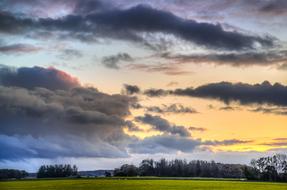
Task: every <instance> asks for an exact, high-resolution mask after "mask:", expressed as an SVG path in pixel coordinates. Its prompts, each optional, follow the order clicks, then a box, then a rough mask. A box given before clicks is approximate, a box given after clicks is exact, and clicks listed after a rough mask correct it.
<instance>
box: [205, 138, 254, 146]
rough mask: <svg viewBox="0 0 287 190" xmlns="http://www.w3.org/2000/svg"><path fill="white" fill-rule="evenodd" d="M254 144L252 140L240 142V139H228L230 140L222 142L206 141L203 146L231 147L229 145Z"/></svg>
mask: <svg viewBox="0 0 287 190" xmlns="http://www.w3.org/2000/svg"><path fill="white" fill-rule="evenodd" d="M250 142H253V141H251V140H238V139H228V140H222V141H217V140H216V141H204V142H203V143H202V144H203V145H209V146H220V145H224V146H229V145H235V144H246V143H250Z"/></svg>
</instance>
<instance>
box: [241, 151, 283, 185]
mask: <svg viewBox="0 0 287 190" xmlns="http://www.w3.org/2000/svg"><path fill="white" fill-rule="evenodd" d="M250 165H251V166H252V167H251V168H249V170H245V176H246V178H247V179H250V180H262V181H281V182H287V155H285V154H277V155H274V156H268V157H262V158H259V159H253V160H252V161H251V163H250Z"/></svg>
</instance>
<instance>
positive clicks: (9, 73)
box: [0, 65, 80, 90]
mask: <svg viewBox="0 0 287 190" xmlns="http://www.w3.org/2000/svg"><path fill="white" fill-rule="evenodd" d="M0 85H3V86H16V87H24V88H29V89H32V88H35V87H44V88H47V89H51V90H53V89H63V90H66V89H70V88H73V87H77V86H80V84H79V82H78V80H77V79H76V78H74V77H71V76H70V75H69V74H67V73H65V72H63V71H60V70H57V69H55V68H43V67H37V66H35V67H32V68H30V67H21V68H12V67H8V66H4V65H2V66H1V65H0Z"/></svg>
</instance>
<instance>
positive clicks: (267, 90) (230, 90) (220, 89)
mask: <svg viewBox="0 0 287 190" xmlns="http://www.w3.org/2000/svg"><path fill="white" fill-rule="evenodd" d="M144 94H145V95H147V96H150V97H158V96H166V95H177V96H190V97H199V98H209V99H217V100H220V101H223V102H224V103H226V104H229V103H231V102H239V103H240V104H243V105H245V104H270V105H277V106H286V105H287V86H284V85H282V84H280V83H274V84H270V83H269V82H268V81H264V82H262V83H261V84H254V85H252V84H247V83H230V82H219V83H210V84H206V85H202V86H199V87H196V88H192V87H190V88H184V89H180V88H179V89H175V90H164V89H147V90H145V91H144Z"/></svg>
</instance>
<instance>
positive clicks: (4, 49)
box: [0, 44, 42, 54]
mask: <svg viewBox="0 0 287 190" xmlns="http://www.w3.org/2000/svg"><path fill="white" fill-rule="evenodd" d="M41 49H42V48H40V47H36V46H33V45H29V44H11V45H1V44H0V53H3V54H21V53H32V52H38V51H40V50H41Z"/></svg>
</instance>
